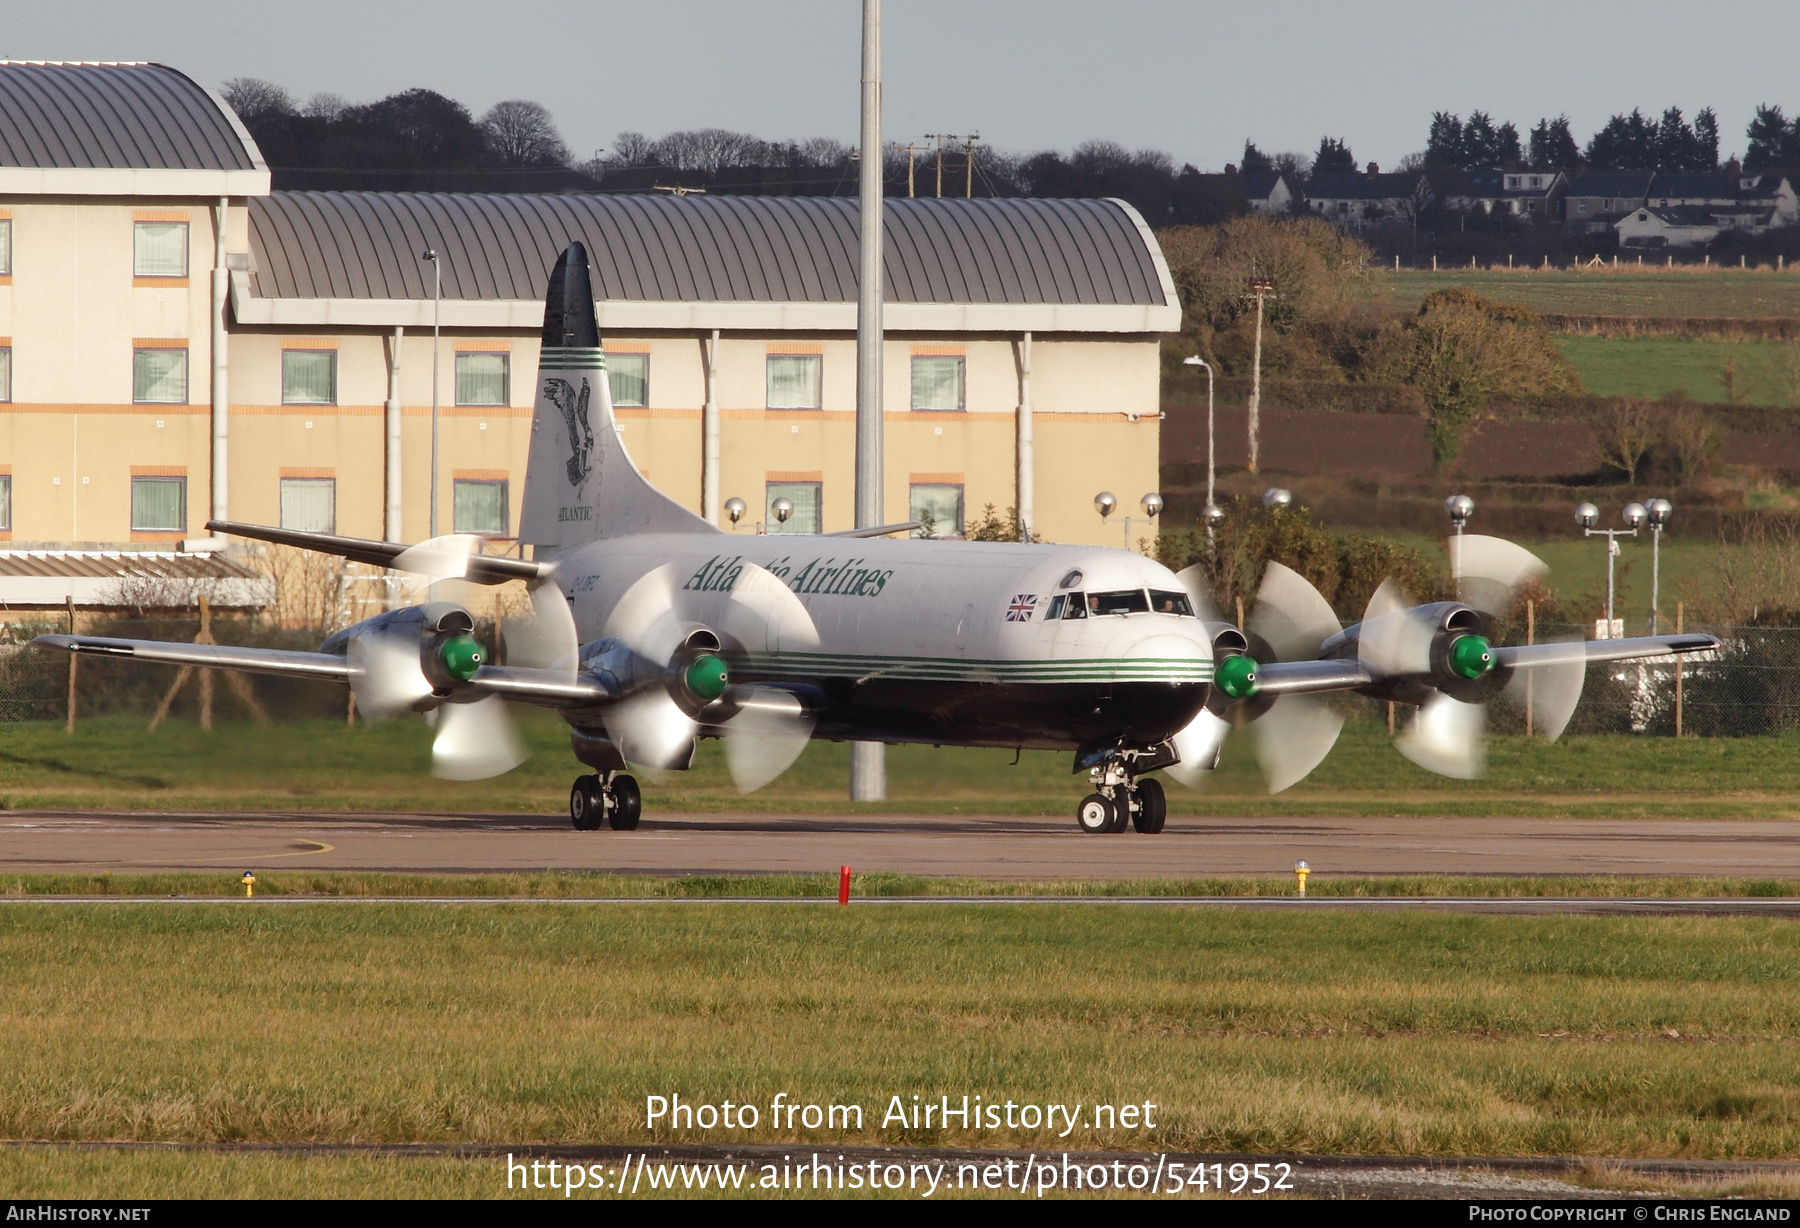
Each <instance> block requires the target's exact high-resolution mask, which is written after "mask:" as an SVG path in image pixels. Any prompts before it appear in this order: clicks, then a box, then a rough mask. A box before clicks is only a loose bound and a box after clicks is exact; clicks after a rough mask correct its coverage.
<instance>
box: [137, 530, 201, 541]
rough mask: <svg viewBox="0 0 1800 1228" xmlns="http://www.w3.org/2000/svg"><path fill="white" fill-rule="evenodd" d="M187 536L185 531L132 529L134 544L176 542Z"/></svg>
mask: <svg viewBox="0 0 1800 1228" xmlns="http://www.w3.org/2000/svg"><path fill="white" fill-rule="evenodd" d="M186 536H187V530H186V529H133V530H132V531H131V540H132V541H134V542H178V541H180V540H181V539H182V538H184V537H186Z"/></svg>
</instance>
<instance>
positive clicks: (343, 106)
mask: <svg viewBox="0 0 1800 1228" xmlns="http://www.w3.org/2000/svg"><path fill="white" fill-rule="evenodd" d="M349 107H350V102H349V100H348V99H346V98H345V97H344V96H343V95H342V94H333V93H331V92H329V91H326V90H321V91H320V92H318V93H317V94H314V95H313V96H312V97H311V98H308V99H307V100H306V105H305V106H303V107H301V108H300V114H302V115H304V116H306V117H307V118H308V119H322V120H325V121H326V122H327V123H329V122H331V121H332V120H335V119H338V118H340V117H341V116H342V115H343V114H344V112H345V111H346V110H348V109H349Z"/></svg>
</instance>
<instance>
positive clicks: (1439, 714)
mask: <svg viewBox="0 0 1800 1228" xmlns="http://www.w3.org/2000/svg"><path fill="white" fill-rule="evenodd" d="M1486 728H1487V708H1486V707H1484V706H1483V705H1481V704H1466V703H1464V702H1463V701H1462V700H1460V699H1452V698H1451V697H1450V696H1448V695H1444V694H1441V693H1440V694H1437V695H1433V696H1432V697H1431V698H1430V699H1428V700H1426V701H1425V702H1424V703H1423V704H1421V705H1420V707H1419V714H1418V715H1417V716H1415V717H1413V719H1412V721H1411V722H1410V723H1409V724H1408V725H1407V726H1406V728H1405V729H1403V730H1401V731H1400V736H1399V737H1397V738H1395V739H1394V747H1395V749H1397V750H1398V751H1399V752H1400V753H1401V754H1403V755H1405V756H1406V757H1407V758H1408V759H1411V760H1412V761H1413V762H1414V763H1416V764H1418V765H1419V766H1420V767H1422V768H1424V769H1425V770H1426V771H1428V772H1436V773H1437V774H1438V775H1439V776H1454V777H1455V778H1456V779H1458V780H1473V779H1475V778H1476V777H1477V776H1480V775H1481V774H1482V773H1483V772H1484V771H1486V770H1487V743H1486V740H1485V739H1484V737H1483V733H1484V731H1485V730H1486Z"/></svg>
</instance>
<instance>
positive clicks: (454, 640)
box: [438, 635, 487, 682]
mask: <svg viewBox="0 0 1800 1228" xmlns="http://www.w3.org/2000/svg"><path fill="white" fill-rule="evenodd" d="M438 660H439V661H441V662H443V664H444V669H445V670H446V671H447V672H448V673H449V674H450V676H451V677H452V678H458V679H461V680H462V681H463V682H467V681H468V680H469V679H471V678H473V677H474V676H475V671H476V670H478V669H480V668H481V667H482V666H483V665H485V664H487V651H486V650H485V649H483V648H482V646H481V645H480V644H479V643H477V642H476V640H475V637H474V636H472V635H453V636H451V637H450V638H449V639H447V640H445V641H444V644H443V647H441V648H439V649H438Z"/></svg>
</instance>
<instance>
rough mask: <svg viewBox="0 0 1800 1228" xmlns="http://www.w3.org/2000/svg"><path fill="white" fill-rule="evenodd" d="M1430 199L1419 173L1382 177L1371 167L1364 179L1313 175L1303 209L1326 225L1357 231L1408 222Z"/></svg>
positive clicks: (1350, 176)
mask: <svg viewBox="0 0 1800 1228" xmlns="http://www.w3.org/2000/svg"><path fill="white" fill-rule="evenodd" d="M1433 198H1434V194H1433V192H1432V188H1431V184H1430V182H1429V181H1428V180H1427V179H1426V178H1425V176H1424V174H1422V173H1421V172H1418V171H1403V172H1400V173H1397V174H1386V175H1384V174H1382V173H1381V172H1380V170H1379V169H1378V168H1376V167H1375V165H1374V164H1373V163H1371V164H1370V167H1369V172H1368V173H1367V174H1363V175H1358V174H1354V173H1352V174H1347V175H1345V174H1337V175H1332V174H1327V175H1314V176H1313V180H1312V186H1311V187H1310V189H1309V190H1308V191H1307V194H1306V208H1307V210H1308V211H1309V212H1311V213H1313V214H1315V215H1317V216H1319V217H1322V218H1324V219H1325V220H1326V221H1328V222H1333V223H1336V224H1337V225H1340V226H1343V227H1345V228H1347V229H1351V230H1356V229H1361V228H1362V227H1365V226H1371V225H1375V224H1378V223H1380V222H1384V221H1395V220H1400V221H1409V220H1411V219H1413V218H1414V217H1416V216H1417V215H1418V212H1419V210H1421V209H1423V208H1424V207H1425V206H1426V205H1428V204H1430V203H1431V201H1432V199H1433Z"/></svg>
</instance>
